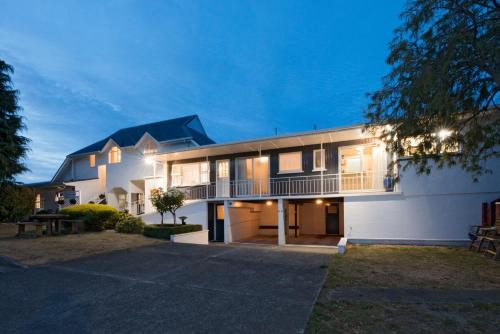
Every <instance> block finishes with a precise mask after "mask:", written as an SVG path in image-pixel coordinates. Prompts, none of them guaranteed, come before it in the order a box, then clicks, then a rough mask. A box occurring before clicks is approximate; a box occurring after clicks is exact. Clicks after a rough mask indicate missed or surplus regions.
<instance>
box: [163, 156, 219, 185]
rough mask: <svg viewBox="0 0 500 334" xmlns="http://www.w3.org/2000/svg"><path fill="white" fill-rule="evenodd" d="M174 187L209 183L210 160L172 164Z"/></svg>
mask: <svg viewBox="0 0 500 334" xmlns="http://www.w3.org/2000/svg"><path fill="white" fill-rule="evenodd" d="M171 176H172V187H188V186H195V185H199V184H206V183H209V178H210V173H209V166H208V162H196V163H190V164H177V165H172V173H171Z"/></svg>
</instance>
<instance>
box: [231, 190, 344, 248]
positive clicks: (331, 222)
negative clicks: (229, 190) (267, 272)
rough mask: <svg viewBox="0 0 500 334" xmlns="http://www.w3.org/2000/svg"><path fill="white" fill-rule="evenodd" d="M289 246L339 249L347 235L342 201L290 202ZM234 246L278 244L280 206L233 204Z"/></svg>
mask: <svg viewBox="0 0 500 334" xmlns="http://www.w3.org/2000/svg"><path fill="white" fill-rule="evenodd" d="M286 203H287V204H286V210H285V217H286V218H285V226H288V228H285V234H286V235H285V239H286V243H287V244H296V245H319V246H336V245H337V244H338V242H339V240H340V238H341V237H342V236H343V235H344V206H343V199H342V198H334V199H307V200H305V199H304V200H288V201H287V202H286ZM227 214H229V215H230V221H231V225H230V228H231V234H232V241H233V242H243V243H258V244H272V245H277V244H278V202H277V201H276V200H267V201H232V202H230V208H229V212H228V213H227Z"/></svg>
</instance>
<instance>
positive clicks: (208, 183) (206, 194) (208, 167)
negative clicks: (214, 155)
mask: <svg viewBox="0 0 500 334" xmlns="http://www.w3.org/2000/svg"><path fill="white" fill-rule="evenodd" d="M206 161H207V173H208V182H207V184H206V185H205V199H208V186H209V185H210V162H209V161H208V156H206Z"/></svg>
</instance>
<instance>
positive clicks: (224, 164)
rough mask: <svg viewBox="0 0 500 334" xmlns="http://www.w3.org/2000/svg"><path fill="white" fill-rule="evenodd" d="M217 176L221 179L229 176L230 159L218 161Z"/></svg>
mask: <svg viewBox="0 0 500 334" xmlns="http://www.w3.org/2000/svg"><path fill="white" fill-rule="evenodd" d="M217 177H218V178H219V179H225V178H228V177H229V160H223V161H217Z"/></svg>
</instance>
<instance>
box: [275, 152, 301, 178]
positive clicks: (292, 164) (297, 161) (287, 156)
mask: <svg viewBox="0 0 500 334" xmlns="http://www.w3.org/2000/svg"><path fill="white" fill-rule="evenodd" d="M279 172H280V173H302V172H303V170H302V152H291V153H281V154H280V155H279Z"/></svg>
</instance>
